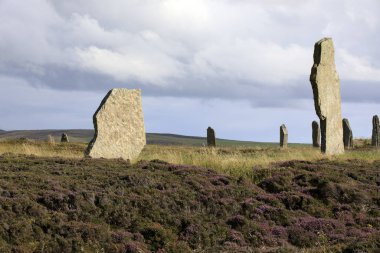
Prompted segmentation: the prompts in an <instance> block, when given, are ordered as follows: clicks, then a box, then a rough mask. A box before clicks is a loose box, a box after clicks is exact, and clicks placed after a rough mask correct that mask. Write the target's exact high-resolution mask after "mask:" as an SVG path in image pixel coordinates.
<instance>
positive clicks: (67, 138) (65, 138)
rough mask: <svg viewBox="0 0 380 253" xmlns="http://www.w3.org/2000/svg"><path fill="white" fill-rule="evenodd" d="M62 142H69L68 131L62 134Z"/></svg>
mask: <svg viewBox="0 0 380 253" xmlns="http://www.w3.org/2000/svg"><path fill="white" fill-rule="evenodd" d="M61 142H69V136H67V134H66V133H63V134H62V136H61Z"/></svg>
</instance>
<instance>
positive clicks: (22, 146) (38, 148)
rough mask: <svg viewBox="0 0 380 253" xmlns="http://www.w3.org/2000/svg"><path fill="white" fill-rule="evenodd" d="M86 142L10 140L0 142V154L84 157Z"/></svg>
mask: <svg viewBox="0 0 380 253" xmlns="http://www.w3.org/2000/svg"><path fill="white" fill-rule="evenodd" d="M85 147H86V144H84V143H60V142H59V143H56V142H54V141H51V140H50V141H33V140H26V139H20V140H10V141H1V142H0V154H4V153H12V154H23V155H35V156H41V157H56V156H59V157H66V158H82V157H83V151H84V149H85Z"/></svg>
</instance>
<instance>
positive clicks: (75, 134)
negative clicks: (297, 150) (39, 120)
mask: <svg viewBox="0 0 380 253" xmlns="http://www.w3.org/2000/svg"><path fill="white" fill-rule="evenodd" d="M62 133H67V134H68V135H69V139H70V141H71V142H81V143H86V142H89V141H90V140H91V138H92V137H93V135H94V131H93V130H86V129H71V130H16V131H4V132H0V140H6V139H18V138H28V139H32V140H46V139H47V136H48V135H51V136H53V137H54V139H55V140H56V141H57V142H58V141H60V138H61V134H62ZM147 143H148V144H157V145H187V146H202V145H205V144H206V139H205V137H196V136H184V135H177V134H158V133H147ZM217 144H218V146H242V147H247V146H251V147H254V146H260V147H273V146H278V143H264V142H251V141H235V140H225V139H217ZM290 146H309V145H307V144H290Z"/></svg>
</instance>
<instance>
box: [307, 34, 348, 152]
mask: <svg viewBox="0 0 380 253" xmlns="http://www.w3.org/2000/svg"><path fill="white" fill-rule="evenodd" d="M310 82H311V86H312V88H313V94H314V105H315V111H316V113H317V115H318V117H319V119H320V124H321V135H322V141H321V150H322V152H323V153H326V154H342V153H344V146H343V127H342V113H341V96H340V83H339V77H338V73H337V72H336V69H335V60H334V45H333V41H332V39H331V38H324V39H322V40H320V41H318V42H317V43H315V45H314V64H313V67H312V69H311V75H310Z"/></svg>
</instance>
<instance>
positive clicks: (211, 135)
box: [207, 127, 216, 147]
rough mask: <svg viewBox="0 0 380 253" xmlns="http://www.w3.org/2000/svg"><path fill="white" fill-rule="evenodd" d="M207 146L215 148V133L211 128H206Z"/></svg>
mask: <svg viewBox="0 0 380 253" xmlns="http://www.w3.org/2000/svg"><path fill="white" fill-rule="evenodd" d="M207 146H209V147H215V146H216V140H215V131H214V129H212V128H211V127H208V128H207Z"/></svg>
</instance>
